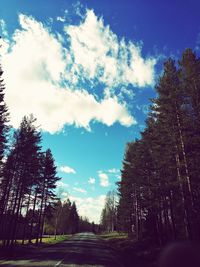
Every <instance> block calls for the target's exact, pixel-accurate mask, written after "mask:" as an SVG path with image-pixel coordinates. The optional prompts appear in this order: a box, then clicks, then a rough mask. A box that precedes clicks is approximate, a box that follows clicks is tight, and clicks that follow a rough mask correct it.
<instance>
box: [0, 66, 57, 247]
mask: <svg viewBox="0 0 200 267" xmlns="http://www.w3.org/2000/svg"><path fill="white" fill-rule="evenodd" d="M2 74H3V72H2V70H0V77H1V78H0V239H1V240H2V244H3V245H4V246H13V245H14V244H15V243H16V240H17V239H19V238H20V239H21V240H22V243H24V241H25V239H27V238H28V239H29V242H31V240H32V239H33V238H35V239H36V243H38V242H39V241H41V240H42V234H43V228H44V221H45V215H46V208H47V206H51V205H52V203H53V202H54V201H55V198H56V195H55V192H54V190H55V188H56V182H57V181H58V180H59V179H60V178H59V177H57V173H56V166H55V163H54V159H53V156H52V153H51V150H50V149H47V150H46V151H44V152H43V151H42V147H41V133H40V132H39V131H38V129H37V128H36V127H35V125H34V124H35V119H34V118H33V116H29V117H26V116H25V117H24V118H23V119H22V122H21V124H20V126H19V128H18V129H17V130H15V131H14V132H13V134H12V137H11V134H10V131H12V130H11V129H10V128H9V126H8V123H9V119H8V118H9V116H8V110H7V107H6V104H5V102H4V89H5V88H4V84H3V79H2ZM8 139H9V140H8Z"/></svg>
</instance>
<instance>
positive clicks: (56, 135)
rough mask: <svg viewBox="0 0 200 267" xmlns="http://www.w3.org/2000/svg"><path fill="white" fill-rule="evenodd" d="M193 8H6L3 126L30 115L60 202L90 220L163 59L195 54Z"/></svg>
mask: <svg viewBox="0 0 200 267" xmlns="http://www.w3.org/2000/svg"><path fill="white" fill-rule="evenodd" d="M199 10H200V3H199V1H197V0H196V1H195V0H192V1H179V0H177V1H172V0H170V1H159V0H152V1H147V0H146V1H145V0H140V1H139V0H137V1H136V0H132V1H128V0H123V1H117V0H109V1H108V0H101V1H92V0H87V1H86V0H83V1H74V0H68V1H62V0H57V1H53V0H48V1H46V0H38V1H34V0H30V1H25V0H6V1H1V4H0V26H1V27H0V31H1V32H0V34H1V35H2V37H3V40H2V48H1V61H2V65H3V69H4V81H5V84H6V95H5V97H6V102H7V104H8V107H9V110H10V118H11V124H12V125H13V126H14V127H15V128H17V127H18V125H19V122H20V120H21V118H22V116H23V115H25V114H30V113H33V114H34V115H35V117H37V119H38V121H37V123H38V125H40V128H41V130H42V136H43V147H44V149H46V148H48V147H50V148H51V150H52V152H53V155H54V158H55V160H56V164H57V169H58V174H59V176H60V177H62V180H61V181H60V182H59V184H58V191H59V194H60V196H61V197H62V199H65V198H66V197H67V196H69V197H70V198H71V199H72V200H75V201H76V203H77V206H78V209H79V212H80V214H81V215H86V216H88V217H89V218H90V220H94V221H96V222H97V221H98V219H99V216H100V211H101V209H102V206H103V203H104V199H105V195H106V193H107V192H108V190H111V189H114V188H116V185H115V183H116V182H117V181H119V179H120V168H121V167H122V159H123V155H124V149H125V145H126V143H127V142H128V141H131V140H134V139H135V138H137V137H139V135H140V131H141V130H142V129H143V128H144V125H145V123H144V121H145V118H146V116H147V112H148V105H149V104H150V101H149V98H152V97H154V96H155V91H154V85H155V82H156V80H157V79H158V76H159V74H160V72H161V66H162V63H163V61H164V60H165V59H166V58H167V57H169V56H174V57H175V58H178V57H179V56H180V54H181V52H182V51H183V50H184V49H185V48H187V47H191V48H192V49H195V50H196V52H197V53H198V52H199V45H200V17H199Z"/></svg>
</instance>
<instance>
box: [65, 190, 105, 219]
mask: <svg viewBox="0 0 200 267" xmlns="http://www.w3.org/2000/svg"><path fill="white" fill-rule="evenodd" d="M63 196H64V195H63ZM67 197H68V195H66V198H67ZM69 198H70V200H71V201H75V202H76V205H77V209H78V213H79V215H80V216H82V217H84V216H86V217H87V218H89V220H90V221H91V222H92V221H94V222H95V223H99V221H100V215H101V211H102V209H103V207H104V204H105V198H106V196H105V195H100V196H98V197H96V198H94V197H83V198H81V197H74V196H69Z"/></svg>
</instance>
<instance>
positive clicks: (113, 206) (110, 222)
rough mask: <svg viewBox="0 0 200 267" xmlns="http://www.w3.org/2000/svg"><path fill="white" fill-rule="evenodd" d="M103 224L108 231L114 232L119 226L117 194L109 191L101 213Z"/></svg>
mask: <svg viewBox="0 0 200 267" xmlns="http://www.w3.org/2000/svg"><path fill="white" fill-rule="evenodd" d="M100 223H101V226H102V228H103V229H104V230H105V231H107V232H113V231H114V230H116V227H117V194H116V192H115V191H114V190H113V191H109V192H108V193H107V196H106V201H105V205H104V208H103V210H102V213H101V222H100Z"/></svg>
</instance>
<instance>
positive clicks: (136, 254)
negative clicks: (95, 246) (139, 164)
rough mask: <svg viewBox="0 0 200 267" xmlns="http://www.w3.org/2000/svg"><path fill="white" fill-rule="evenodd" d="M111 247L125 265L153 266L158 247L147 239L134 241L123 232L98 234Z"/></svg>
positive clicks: (136, 266) (128, 266) (126, 266)
mask: <svg viewBox="0 0 200 267" xmlns="http://www.w3.org/2000/svg"><path fill="white" fill-rule="evenodd" d="M99 236H100V237H101V238H102V239H103V240H105V241H106V243H107V244H108V245H109V246H110V247H112V248H113V249H114V250H115V251H116V252H117V255H118V256H119V258H120V261H121V262H122V263H123V265H124V266H125V267H132V266H135V267H155V266H156V262H157V258H158V255H159V253H160V249H159V248H158V247H155V246H152V244H150V243H149V242H147V241H142V242H136V241H135V240H133V239H130V238H128V236H127V234H125V233H121V234H119V233H117V232H113V233H103V234H100V235H99Z"/></svg>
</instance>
